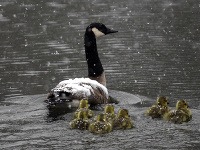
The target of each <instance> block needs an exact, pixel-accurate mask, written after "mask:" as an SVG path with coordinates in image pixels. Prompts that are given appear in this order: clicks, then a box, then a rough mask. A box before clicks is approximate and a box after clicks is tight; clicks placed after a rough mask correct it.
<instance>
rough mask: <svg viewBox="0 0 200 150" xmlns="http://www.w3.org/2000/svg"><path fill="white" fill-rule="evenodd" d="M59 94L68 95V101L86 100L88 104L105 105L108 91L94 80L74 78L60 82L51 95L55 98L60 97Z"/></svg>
mask: <svg viewBox="0 0 200 150" xmlns="http://www.w3.org/2000/svg"><path fill="white" fill-rule="evenodd" d="M60 92H64V93H65V92H66V93H68V95H69V97H70V99H78V100H81V99H83V98H86V99H88V101H89V103H94V104H95V103H107V99H108V90H107V88H106V87H105V86H103V85H102V84H100V83H98V82H97V81H96V80H91V79H89V78H75V79H69V80H64V81H61V82H60V83H59V84H58V85H57V86H56V87H55V88H53V89H52V93H54V94H55V96H56V97H58V96H61V94H60Z"/></svg>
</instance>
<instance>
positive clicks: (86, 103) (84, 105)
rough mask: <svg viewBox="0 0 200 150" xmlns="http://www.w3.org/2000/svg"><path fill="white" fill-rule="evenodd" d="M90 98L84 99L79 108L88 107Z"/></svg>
mask: <svg viewBox="0 0 200 150" xmlns="http://www.w3.org/2000/svg"><path fill="white" fill-rule="evenodd" d="M88 107H89V106H88V100H86V99H82V100H81V101H80V103H79V108H88Z"/></svg>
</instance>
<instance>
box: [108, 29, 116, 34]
mask: <svg viewBox="0 0 200 150" xmlns="http://www.w3.org/2000/svg"><path fill="white" fill-rule="evenodd" d="M116 32H118V31H116V30H112V29H109V28H107V32H106V34H110V33H116Z"/></svg>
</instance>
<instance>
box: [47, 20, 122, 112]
mask: <svg viewBox="0 0 200 150" xmlns="http://www.w3.org/2000/svg"><path fill="white" fill-rule="evenodd" d="M116 32H118V31H115V30H112V29H109V28H107V27H106V26H105V25H104V24H102V23H91V24H90V25H89V26H88V27H87V28H86V31H85V35H84V47H85V55H86V61H87V66H88V77H87V78H75V79H68V80H64V81H61V82H60V83H59V84H58V85H57V86H56V87H55V88H53V89H52V90H51V91H50V93H49V94H48V96H47V100H46V102H47V107H48V108H49V110H53V109H55V108H56V107H57V106H58V107H64V108H65V107H69V108H70V107H77V105H78V103H77V101H80V100H81V99H87V100H88V103H89V104H90V106H94V105H97V104H105V103H110V102H116V103H117V101H115V100H114V99H113V98H109V95H108V90H107V88H106V77H105V72H104V69H103V66H102V64H101V61H100V59H99V55H98V51H97V44H96V39H97V38H99V37H101V36H104V35H107V34H111V33H116ZM66 102H68V103H67V104H66ZM70 102H71V103H70ZM74 105H75V106H74Z"/></svg>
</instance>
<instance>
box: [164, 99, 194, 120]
mask: <svg viewBox="0 0 200 150" xmlns="http://www.w3.org/2000/svg"><path fill="white" fill-rule="evenodd" d="M163 118H164V120H167V121H171V122H173V123H179V124H180V123H183V122H188V121H190V120H191V119H192V113H191V110H190V109H189V106H188V103H187V102H186V101H185V100H178V101H177V103H176V110H171V111H169V112H168V113H166V114H165V115H164V117H163Z"/></svg>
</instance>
